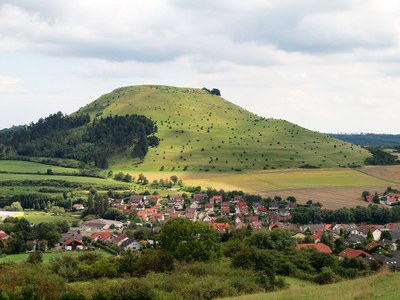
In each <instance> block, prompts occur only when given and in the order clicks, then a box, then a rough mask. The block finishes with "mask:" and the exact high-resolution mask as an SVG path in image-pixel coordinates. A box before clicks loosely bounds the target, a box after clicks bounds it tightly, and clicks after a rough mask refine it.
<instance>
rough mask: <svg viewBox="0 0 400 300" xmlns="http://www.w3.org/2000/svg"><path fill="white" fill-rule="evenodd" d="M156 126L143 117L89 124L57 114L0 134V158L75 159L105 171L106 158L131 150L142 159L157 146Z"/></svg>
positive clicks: (81, 117)
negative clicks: (92, 164)
mask: <svg viewBox="0 0 400 300" xmlns="http://www.w3.org/2000/svg"><path fill="white" fill-rule="evenodd" d="M156 132H157V126H156V125H155V124H154V122H153V121H152V120H150V119H148V118H146V117H145V116H140V115H126V116H108V117H106V118H100V119H95V120H93V121H92V122H91V120H90V116H89V115H88V114H86V115H78V116H67V115H64V114H62V113H61V112H58V113H56V114H52V115H50V116H49V117H47V118H44V119H40V120H39V121H38V122H36V123H31V124H30V125H26V126H20V127H17V128H15V129H14V130H8V131H2V132H0V145H1V147H0V149H1V153H0V154H1V155H2V156H3V157H7V155H8V156H9V155H14V154H16V155H20V156H37V157H51V158H69V159H77V160H79V161H82V162H84V163H94V164H95V165H96V166H97V167H100V168H107V166H108V158H109V157H110V156H111V155H112V154H114V153H116V152H120V151H125V150H128V149H131V155H132V157H134V158H140V159H143V158H144V157H145V155H146V153H147V151H148V148H149V147H153V146H157V145H158V143H159V139H158V138H157V137H156V136H155V134H156Z"/></svg>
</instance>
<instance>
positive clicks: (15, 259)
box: [0, 250, 112, 265]
mask: <svg viewBox="0 0 400 300" xmlns="http://www.w3.org/2000/svg"><path fill="white" fill-rule="evenodd" d="M82 253H83V252H79V251H70V252H48V253H43V263H45V264H47V263H49V262H50V260H52V259H54V258H58V257H62V256H72V257H78V256H79V255H81V254H82ZM95 253H98V254H100V255H102V256H104V257H111V256H112V254H110V253H108V252H106V251H103V250H96V251H95ZM28 256H29V253H21V254H10V255H6V256H4V257H0V265H1V264H2V263H22V262H26V260H27V259H28Z"/></svg>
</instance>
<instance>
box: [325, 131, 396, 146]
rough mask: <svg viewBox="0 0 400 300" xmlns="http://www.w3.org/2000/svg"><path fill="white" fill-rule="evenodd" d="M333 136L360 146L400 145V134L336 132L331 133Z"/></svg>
mask: <svg viewBox="0 0 400 300" xmlns="http://www.w3.org/2000/svg"><path fill="white" fill-rule="evenodd" d="M328 135H329V136H331V137H334V138H337V139H339V140H342V141H346V142H349V143H353V144H356V145H360V146H396V145H400V134H375V133H360V134H335V133H329V134H328Z"/></svg>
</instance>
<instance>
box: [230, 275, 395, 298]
mask: <svg viewBox="0 0 400 300" xmlns="http://www.w3.org/2000/svg"><path fill="white" fill-rule="evenodd" d="M286 279H287V282H288V283H289V285H290V287H289V288H288V289H286V290H282V291H278V292H272V293H266V294H254V295H246V296H241V297H235V298H226V299H230V300H308V299H321V300H331V299H335V300H355V299H365V300H367V299H381V300H394V299H399V293H398V284H397V283H398V282H399V280H400V273H398V272H396V273H390V272H381V273H379V274H377V275H372V276H368V277H363V278H358V279H354V280H349V281H343V282H339V283H335V284H328V285H315V284H312V283H311V284H310V283H308V282H304V281H300V280H296V279H291V278H290V279H289V278H286Z"/></svg>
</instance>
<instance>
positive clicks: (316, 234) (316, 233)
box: [311, 230, 323, 241]
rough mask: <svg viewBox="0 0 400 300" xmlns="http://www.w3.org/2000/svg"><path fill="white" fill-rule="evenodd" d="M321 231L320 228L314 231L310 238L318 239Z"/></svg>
mask: <svg viewBox="0 0 400 300" xmlns="http://www.w3.org/2000/svg"><path fill="white" fill-rule="evenodd" d="M322 233H323V231H322V230H318V231H316V232H314V234H313V235H312V236H311V238H312V239H313V241H315V240H316V239H319V238H320V237H321V236H322Z"/></svg>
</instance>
